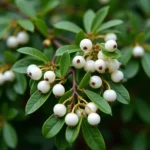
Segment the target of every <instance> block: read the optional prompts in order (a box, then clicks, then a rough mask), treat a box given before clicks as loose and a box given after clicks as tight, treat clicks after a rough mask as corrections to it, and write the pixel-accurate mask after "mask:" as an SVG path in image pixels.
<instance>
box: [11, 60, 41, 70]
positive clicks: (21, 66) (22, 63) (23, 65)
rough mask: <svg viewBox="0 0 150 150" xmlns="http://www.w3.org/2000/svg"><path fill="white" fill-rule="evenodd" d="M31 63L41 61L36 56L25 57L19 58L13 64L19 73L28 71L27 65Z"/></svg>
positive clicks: (38, 63)
mask: <svg viewBox="0 0 150 150" xmlns="http://www.w3.org/2000/svg"><path fill="white" fill-rule="evenodd" d="M31 64H36V65H40V64H42V62H41V61H39V60H37V59H34V58H23V59H20V60H18V61H17V62H16V63H15V64H14V65H13V66H12V69H13V70H14V71H15V72H18V73H27V67H28V66H29V65H31Z"/></svg>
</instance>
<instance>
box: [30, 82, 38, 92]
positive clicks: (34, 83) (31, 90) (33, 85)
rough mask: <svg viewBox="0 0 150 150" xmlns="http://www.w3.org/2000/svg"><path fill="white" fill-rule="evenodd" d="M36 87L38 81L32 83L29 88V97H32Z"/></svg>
mask: <svg viewBox="0 0 150 150" xmlns="http://www.w3.org/2000/svg"><path fill="white" fill-rule="evenodd" d="M32 81H33V80H32ZM37 85H38V81H33V83H32V85H31V87H30V95H32V94H33V93H34V92H35V91H36V90H37Z"/></svg>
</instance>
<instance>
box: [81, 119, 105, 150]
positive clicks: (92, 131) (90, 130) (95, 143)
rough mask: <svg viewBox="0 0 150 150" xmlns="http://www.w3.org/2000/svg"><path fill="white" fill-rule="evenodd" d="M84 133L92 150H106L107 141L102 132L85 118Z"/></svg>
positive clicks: (83, 123)
mask: <svg viewBox="0 0 150 150" xmlns="http://www.w3.org/2000/svg"><path fill="white" fill-rule="evenodd" d="M82 134H83V136H84V139H85V141H86V143H87V145H88V146H89V147H90V148H91V149H92V150H105V149H106V148H105V142H104V139H103V137H102V135H101V133H100V131H99V130H98V129H97V128H96V127H94V126H91V125H89V123H88V122H87V120H86V119H85V118H84V119H83V122H82Z"/></svg>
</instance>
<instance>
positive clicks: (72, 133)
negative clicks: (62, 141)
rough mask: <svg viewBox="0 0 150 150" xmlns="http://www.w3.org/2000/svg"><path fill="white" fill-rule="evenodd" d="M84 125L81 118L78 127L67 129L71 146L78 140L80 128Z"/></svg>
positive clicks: (67, 137)
mask: <svg viewBox="0 0 150 150" xmlns="http://www.w3.org/2000/svg"><path fill="white" fill-rule="evenodd" d="M81 123H82V118H80V121H79V123H78V125H77V126H75V127H67V130H66V140H67V141H68V143H69V144H72V143H73V142H74V141H75V140H76V138H77V137H78V134H79V131H80V127H81Z"/></svg>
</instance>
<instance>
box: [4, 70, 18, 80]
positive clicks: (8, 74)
mask: <svg viewBox="0 0 150 150" xmlns="http://www.w3.org/2000/svg"><path fill="white" fill-rule="evenodd" d="M3 76H4V80H5V81H10V82H11V81H14V79H15V74H14V72H13V71H11V70H7V71H5V72H4V74H3Z"/></svg>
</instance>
